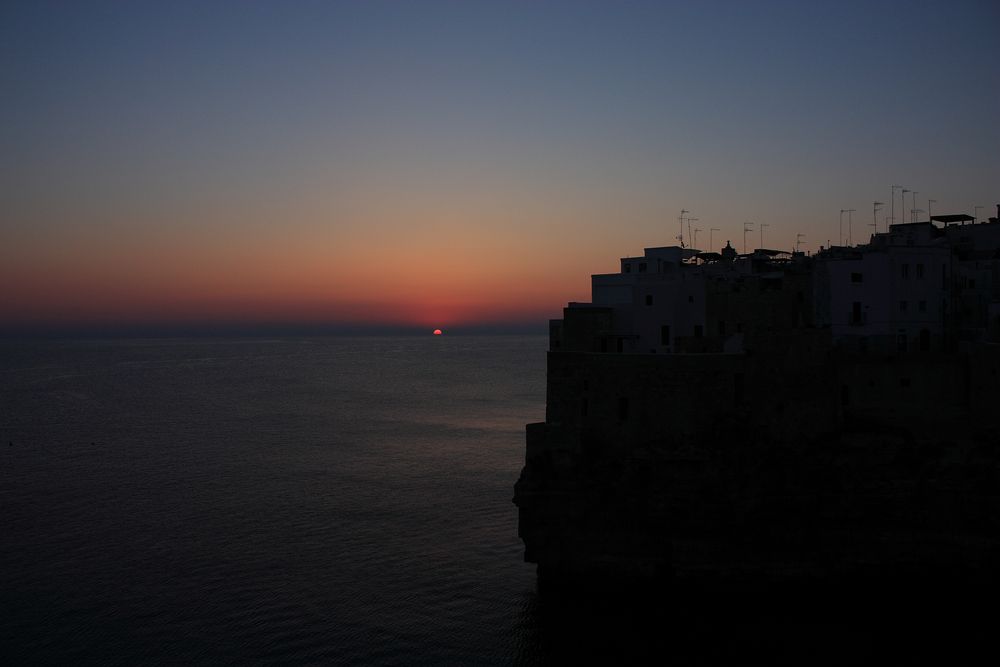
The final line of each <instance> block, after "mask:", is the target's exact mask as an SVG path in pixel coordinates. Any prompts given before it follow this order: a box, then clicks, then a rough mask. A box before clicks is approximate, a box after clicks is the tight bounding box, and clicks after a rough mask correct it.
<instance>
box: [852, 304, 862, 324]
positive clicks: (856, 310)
mask: <svg viewBox="0 0 1000 667" xmlns="http://www.w3.org/2000/svg"><path fill="white" fill-rule="evenodd" d="M851 324H861V302H860V301H855V302H854V303H852V304H851Z"/></svg>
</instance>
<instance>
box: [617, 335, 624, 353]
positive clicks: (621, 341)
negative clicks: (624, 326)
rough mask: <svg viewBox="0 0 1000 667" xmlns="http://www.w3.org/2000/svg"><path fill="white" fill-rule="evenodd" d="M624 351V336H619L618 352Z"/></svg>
mask: <svg viewBox="0 0 1000 667" xmlns="http://www.w3.org/2000/svg"><path fill="white" fill-rule="evenodd" d="M624 351H625V339H624V338H619V339H618V353H619V354H621V353H622V352H624Z"/></svg>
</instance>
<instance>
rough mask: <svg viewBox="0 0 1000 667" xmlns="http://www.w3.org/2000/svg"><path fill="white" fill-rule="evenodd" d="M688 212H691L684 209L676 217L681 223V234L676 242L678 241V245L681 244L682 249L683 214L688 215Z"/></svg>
mask: <svg viewBox="0 0 1000 667" xmlns="http://www.w3.org/2000/svg"><path fill="white" fill-rule="evenodd" d="M690 212H691V211H689V210H687V209H686V208H682V209H681V214H680V215H679V216H678V217H677V219H678V220H679V221H680V223H681V233H680V234H679V235H678V236H677V240H678V241H680V244H681V247H682V248H683V247H684V214H685V213H690Z"/></svg>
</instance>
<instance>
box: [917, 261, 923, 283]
mask: <svg viewBox="0 0 1000 667" xmlns="http://www.w3.org/2000/svg"><path fill="white" fill-rule="evenodd" d="M917 279H918V280H923V279H924V265H923V264H917Z"/></svg>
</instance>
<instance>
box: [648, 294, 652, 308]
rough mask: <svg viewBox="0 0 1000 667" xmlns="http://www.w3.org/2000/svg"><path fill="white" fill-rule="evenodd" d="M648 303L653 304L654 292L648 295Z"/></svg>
mask: <svg viewBox="0 0 1000 667" xmlns="http://www.w3.org/2000/svg"><path fill="white" fill-rule="evenodd" d="M646 305H647V306H652V305H653V295H652V294H647V295H646Z"/></svg>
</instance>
